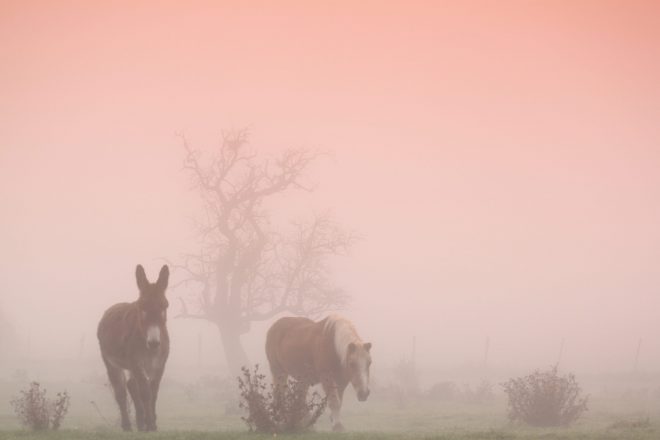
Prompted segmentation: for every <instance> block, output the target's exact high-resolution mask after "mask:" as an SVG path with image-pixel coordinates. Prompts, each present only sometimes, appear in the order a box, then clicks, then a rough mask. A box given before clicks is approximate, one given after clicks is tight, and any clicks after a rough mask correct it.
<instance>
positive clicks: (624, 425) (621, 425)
mask: <svg viewBox="0 0 660 440" xmlns="http://www.w3.org/2000/svg"><path fill="white" fill-rule="evenodd" d="M650 428H651V419H649V418H648V417H638V418H633V419H623V420H617V421H616V422H614V423H612V424H611V425H610V426H608V427H607V429H619V430H624V431H630V430H635V429H640V430H645V429H650Z"/></svg>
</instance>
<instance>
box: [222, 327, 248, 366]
mask: <svg viewBox="0 0 660 440" xmlns="http://www.w3.org/2000/svg"><path fill="white" fill-rule="evenodd" d="M218 330H219V331H220V339H221V340H222V349H223V350H224V352H225V359H226V360H227V366H228V367H229V374H231V375H232V376H237V375H239V374H240V373H241V367H244V366H245V367H249V366H250V365H249V364H250V361H249V359H248V356H247V354H246V353H245V349H244V348H243V344H242V343H241V332H240V330H239V329H238V328H233V327H227V326H220V325H219V326H218Z"/></svg>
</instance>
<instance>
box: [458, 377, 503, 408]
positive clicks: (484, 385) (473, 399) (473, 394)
mask: <svg viewBox="0 0 660 440" xmlns="http://www.w3.org/2000/svg"><path fill="white" fill-rule="evenodd" d="M461 397H462V399H463V400H464V401H465V402H468V403H479V404H481V403H489V402H492V401H493V400H495V393H494V392H493V384H492V383H491V382H490V381H489V380H487V379H484V380H482V381H481V382H479V383H478V384H477V385H476V386H475V387H474V388H472V387H471V386H470V385H468V384H465V385H463V392H462V393H461Z"/></svg>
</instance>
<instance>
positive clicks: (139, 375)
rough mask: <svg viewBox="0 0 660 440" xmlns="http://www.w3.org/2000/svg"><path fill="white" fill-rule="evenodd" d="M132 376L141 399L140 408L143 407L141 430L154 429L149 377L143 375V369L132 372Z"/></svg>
mask: <svg viewBox="0 0 660 440" xmlns="http://www.w3.org/2000/svg"><path fill="white" fill-rule="evenodd" d="M133 378H134V379H135V382H136V383H137V390H138V394H139V395H140V399H141V401H142V408H143V409H144V428H143V429H141V430H142V431H153V430H155V426H156V422H155V418H156V416H155V415H154V411H153V405H152V403H151V401H152V392H151V383H150V381H149V378H148V377H147V376H146V375H145V373H144V372H143V371H140V370H137V371H135V372H134V374H133Z"/></svg>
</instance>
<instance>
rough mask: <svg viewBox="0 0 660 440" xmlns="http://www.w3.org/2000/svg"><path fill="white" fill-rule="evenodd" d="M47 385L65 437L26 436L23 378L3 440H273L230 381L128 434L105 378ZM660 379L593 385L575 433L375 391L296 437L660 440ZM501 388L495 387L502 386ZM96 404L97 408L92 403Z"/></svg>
mask: <svg viewBox="0 0 660 440" xmlns="http://www.w3.org/2000/svg"><path fill="white" fill-rule="evenodd" d="M55 376H57V377H60V379H59V380H45V381H44V382H43V384H44V386H45V387H46V388H47V389H48V393H49V395H51V396H52V395H53V394H55V393H56V392H57V391H61V390H64V389H66V390H67V391H68V392H69V393H70V395H71V399H72V400H71V408H70V411H69V414H68V415H67V418H66V419H65V421H64V424H63V427H62V430H61V431H57V432H42V433H33V432H30V431H27V430H24V429H23V428H22V427H21V426H20V424H19V422H18V420H17V419H16V417H15V416H14V414H13V412H12V408H11V406H10V405H9V400H10V399H11V397H12V396H15V395H16V394H17V393H18V390H20V389H21V388H24V384H25V381H24V378H20V379H21V380H16V379H4V380H0V440H3V439H22V440H33V439H47V440H59V439H61V440H65V439H72V440H75V439H99V440H100V439H132V438H145V439H146V438H148V439H154V440H161V439H162V440H166V439H172V440H174V439H191V440H206V439H209V440H210V439H213V440H223V439H260V438H266V437H268V438H272V436H270V435H259V434H253V433H250V432H248V430H247V427H246V426H245V424H244V423H243V421H242V420H241V414H240V413H239V412H238V411H237V410H236V409H235V401H232V400H231V399H227V396H231V395H233V391H231V390H229V389H228V387H231V383H227V382H226V381H225V382H223V381H220V380H216V381H214V380H211V379H208V378H207V379H206V380H200V379H197V380H196V381H195V382H194V383H187V382H184V381H177V380H176V379H173V378H170V379H168V380H166V381H164V383H163V387H162V390H161V396H160V399H159V407H158V417H159V418H158V425H159V432H157V433H147V434H141V433H128V434H126V433H123V432H121V430H120V429H119V428H118V412H117V410H116V407H115V403H114V400H113V398H112V394H111V392H110V390H109V388H108V387H107V385H106V384H105V380H104V378H103V377H102V376H89V377H85V378H84V379H79V378H78V377H81V376H82V375H75V373H73V372H72V373H71V376H70V377H68V378H67V377H64V376H65V375H64V374H58V375H55ZM659 384H660V377H658V378H655V377H654V378H650V379H649V378H647V379H644V380H642V381H638V382H625V381H619V382H617V383H615V382H614V381H612V380H601V382H599V383H594V384H591V385H590V386H589V387H588V388H589V389H588V393H589V394H590V402H589V411H588V412H587V413H586V414H585V415H584V416H583V417H582V418H581V419H580V420H579V421H578V422H577V423H576V424H575V425H573V426H571V427H570V428H561V429H559V428H557V429H545V428H544V429H541V428H530V427H526V426H520V425H512V424H511V423H510V422H509V420H508V418H507V411H506V401H505V396H504V395H503V394H502V393H501V390H500V391H497V393H496V396H495V399H494V400H492V401H488V402H485V403H467V402H463V401H459V400H446V401H437V400H431V399H428V398H416V399H413V398H409V399H407V400H405V401H404V402H401V401H397V400H396V399H393V398H391V396H388V395H387V394H386V393H385V392H381V393H379V392H378V391H374V392H372V397H370V399H369V401H368V402H366V403H358V402H357V401H356V399H355V396H354V395H353V392H352V391H349V392H347V396H346V401H345V405H344V408H343V413H342V418H343V420H342V421H343V424H344V426H345V427H346V429H347V432H345V433H341V434H337V433H332V432H330V422H329V418H328V416H327V415H326V414H324V415H323V416H322V418H321V420H320V422H319V423H318V424H317V426H316V430H315V432H310V433H306V434H299V435H293V436H290V437H292V438H313V439H319V440H320V439H418V438H420V439H475V440H477V439H483V440H486V439H543V440H551V439H575V440H577V439H584V440H588V439H613V440H614V439H636V440H644V439H649V440H650V439H660V392H658V390H660V386H659ZM496 388H497V387H496ZM92 402H93V403H92Z"/></svg>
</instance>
